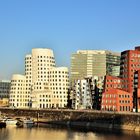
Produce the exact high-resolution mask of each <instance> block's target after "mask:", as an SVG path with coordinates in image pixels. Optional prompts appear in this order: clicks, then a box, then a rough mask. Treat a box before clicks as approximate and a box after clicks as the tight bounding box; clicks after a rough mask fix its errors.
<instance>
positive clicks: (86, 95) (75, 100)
mask: <svg viewBox="0 0 140 140" xmlns="http://www.w3.org/2000/svg"><path fill="white" fill-rule="evenodd" d="M103 86H104V77H98V76H94V77H85V78H83V79H79V80H75V81H74V85H73V87H72V90H71V95H72V108H73V109H96V110H100V108H101V96H102V91H103Z"/></svg>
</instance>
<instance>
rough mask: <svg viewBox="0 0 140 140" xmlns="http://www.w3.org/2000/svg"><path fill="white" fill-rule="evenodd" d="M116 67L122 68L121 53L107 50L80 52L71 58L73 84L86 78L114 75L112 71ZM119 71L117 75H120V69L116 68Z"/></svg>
mask: <svg viewBox="0 0 140 140" xmlns="http://www.w3.org/2000/svg"><path fill="white" fill-rule="evenodd" d="M116 66H118V67H119V66H120V53H116V52H111V51H107V50H78V51H77V52H76V53H74V54H72V56H71V82H72V83H73V82H74V80H77V79H81V78H84V77H92V76H105V75H113V74H114V73H113V72H112V71H113V68H114V67H116ZM117 70H118V72H116V73H117V74H119V68H116V71H117ZM116 73H115V75H116ZM115 75H114V76H115Z"/></svg>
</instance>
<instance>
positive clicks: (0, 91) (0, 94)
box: [0, 80, 11, 106]
mask: <svg viewBox="0 0 140 140" xmlns="http://www.w3.org/2000/svg"><path fill="white" fill-rule="evenodd" d="M10 85H11V81H8V80H1V81H0V106H8V105H9V94H10Z"/></svg>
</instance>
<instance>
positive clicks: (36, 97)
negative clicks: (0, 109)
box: [10, 48, 69, 108]
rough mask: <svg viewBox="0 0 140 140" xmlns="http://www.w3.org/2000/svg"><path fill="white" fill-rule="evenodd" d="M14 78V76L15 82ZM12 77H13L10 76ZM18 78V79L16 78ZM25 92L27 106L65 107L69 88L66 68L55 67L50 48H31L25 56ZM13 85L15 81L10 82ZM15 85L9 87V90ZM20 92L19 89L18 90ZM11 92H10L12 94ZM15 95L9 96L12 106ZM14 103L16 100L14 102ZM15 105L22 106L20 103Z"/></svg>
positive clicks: (12, 90) (12, 89)
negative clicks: (30, 52) (30, 51)
mask: <svg viewBox="0 0 140 140" xmlns="http://www.w3.org/2000/svg"><path fill="white" fill-rule="evenodd" d="M16 78H18V77H15V76H14V81H13V80H12V82H15V81H16V80H15V79H16ZM12 79H13V78H12ZM17 80H18V79H17ZM24 81H25V86H26V90H25V93H26V95H28V97H29V98H28V106H24V107H32V108H53V107H55V108H56V107H57V108H58V107H60V108H62V107H65V106H66V105H67V92H68V88H69V76H68V68H66V67H60V68H59V67H56V66H55V59H54V55H53V51H52V50H50V49H44V48H36V49H32V54H29V55H26V57H25V80H24ZM12 85H13V86H14V85H15V83H12ZM14 89H15V87H12V88H11V92H12V93H13V92H14V93H16V92H15V91H14ZM18 92H19V94H20V91H18ZM12 93H11V94H12ZM13 100H16V99H15V96H10V105H11V106H13V102H11V101H13ZM15 103H16V102H15ZM17 105H18V106H15V104H14V106H15V107H18V108H20V107H23V106H20V104H17Z"/></svg>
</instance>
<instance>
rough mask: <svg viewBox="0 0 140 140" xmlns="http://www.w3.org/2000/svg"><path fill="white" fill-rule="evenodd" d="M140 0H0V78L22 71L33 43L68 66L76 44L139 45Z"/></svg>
mask: <svg viewBox="0 0 140 140" xmlns="http://www.w3.org/2000/svg"><path fill="white" fill-rule="evenodd" d="M139 6H140V0H0V79H10V78H11V76H12V74H13V73H21V74H23V73H24V56H25V55H26V54H27V53H30V52H31V49H32V48H37V47H46V48H51V49H53V50H54V54H55V58H56V62H57V66H68V67H69V66H70V56H71V54H72V53H74V52H76V51H77V50H78V49H105V50H112V51H119V52H121V51H123V50H126V49H133V48H134V46H137V45H140V8H139Z"/></svg>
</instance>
